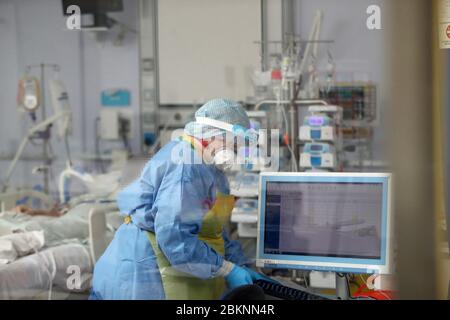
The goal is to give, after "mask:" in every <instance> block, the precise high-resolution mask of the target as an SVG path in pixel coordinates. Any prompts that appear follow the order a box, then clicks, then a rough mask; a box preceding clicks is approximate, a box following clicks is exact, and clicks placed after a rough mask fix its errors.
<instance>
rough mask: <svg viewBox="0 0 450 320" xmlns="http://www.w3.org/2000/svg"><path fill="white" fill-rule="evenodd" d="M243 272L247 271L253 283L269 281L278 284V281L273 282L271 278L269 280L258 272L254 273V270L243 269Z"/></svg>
mask: <svg viewBox="0 0 450 320" xmlns="http://www.w3.org/2000/svg"><path fill="white" fill-rule="evenodd" d="M244 269H245V270H247V272H248V273H250V276H251V277H252V280H253V281H256V280H266V281H270V282H274V283H278V281H275V280H273V279H272V278H269V277H268V276H266V275H264V274H261V273H259V272H256V271H255V270H253V269H251V268H249V267H244Z"/></svg>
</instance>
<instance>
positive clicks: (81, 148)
mask: <svg viewBox="0 0 450 320" xmlns="http://www.w3.org/2000/svg"><path fill="white" fill-rule="evenodd" d="M137 6H138V1H137V0H127V1H124V7H125V8H124V9H125V10H124V12H121V13H115V14H113V15H112V16H113V17H115V18H117V19H118V20H119V21H121V22H124V23H125V24H127V25H129V26H130V27H132V28H136V26H137ZM0 43H1V46H0V88H1V90H0V110H1V114H2V116H1V117H0V156H1V160H0V175H1V177H0V180H1V179H3V177H4V175H5V171H6V168H7V165H8V164H9V161H7V160H5V158H7V156H11V155H12V154H13V153H14V152H15V150H16V148H17V147H18V145H19V143H20V140H21V139H22V137H23V135H24V133H25V129H26V128H27V125H26V124H28V123H30V121H29V120H28V115H26V114H22V115H20V114H19V113H18V112H17V108H16V92H17V82H18V80H19V79H20V77H21V76H22V75H23V73H24V70H25V66H26V65H28V64H39V63H41V62H45V63H57V64H59V65H60V66H61V78H62V80H63V81H64V83H65V85H66V88H67V91H68V94H69V99H70V103H71V106H72V111H73V117H74V118H73V135H72V138H71V140H70V144H71V147H72V149H73V154H74V155H75V156H76V155H79V154H81V153H90V154H92V153H93V152H94V143H95V139H94V119H95V118H96V117H97V116H98V115H99V112H100V108H101V104H100V92H101V90H103V89H108V88H116V87H120V88H127V89H129V90H130V91H131V97H132V101H131V106H130V109H131V110H133V111H134V113H135V114H136V116H137V114H138V111H139V71H138V47H139V44H138V41H137V37H136V36H135V35H133V34H127V36H126V38H125V41H124V43H123V46H114V45H113V44H112V42H111V41H110V40H109V41H105V42H99V41H97V40H96V38H95V35H94V34H92V33H87V32H80V31H69V30H67V29H66V27H65V18H64V16H63V15H62V7H61V1H60V0H1V1H0ZM34 72H35V74H36V75H39V71H38V70H34ZM48 74H51V72H49V73H48ZM46 101H47V108H46V109H47V114H50V113H51V112H52V108H51V105H50V99H49V98H48V92H47V99H46ZM38 114H40V113H39V112H38ZM138 132H139V130H138V126H135V131H134V139H133V141H132V142H131V143H132V147H133V150H139V136H138ZM52 145H53V148H54V151H55V153H56V154H57V155H58V163H57V164H56V166H55V167H56V168H55V170H54V173H55V174H58V173H59V169H58V168H60V167H62V166H63V161H64V157H65V153H64V151H63V150H64V149H63V144H62V143H61V142H60V141H58V140H57V139H56V138H52ZM111 145H112V144H107V143H104V144H103V147H104V148H107V147H110V146H111ZM117 145H118V146H121V144H117ZM40 152H41V148H38V147H33V146H31V145H29V146H28V147H27V149H26V151H25V155H39V154H40ZM38 164H40V162H33V161H21V162H20V165H19V166H18V167H17V169H16V171H15V173H14V180H13V182H14V183H15V184H17V185H27V186H32V185H34V184H35V183H41V184H42V179H41V177H40V176H31V170H32V168H33V167H34V166H36V165H38Z"/></svg>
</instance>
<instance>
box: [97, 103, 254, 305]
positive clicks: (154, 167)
mask: <svg viewBox="0 0 450 320" xmlns="http://www.w3.org/2000/svg"><path fill="white" fill-rule="evenodd" d="M249 128H250V123H249V119H248V116H247V114H246V112H245V110H244V109H243V108H242V106H241V105H240V104H238V103H236V102H234V101H231V100H226V99H215V100H212V101H209V102H207V103H206V104H205V105H203V106H202V107H201V108H200V109H199V110H198V111H197V112H196V113H195V121H194V122H190V123H188V124H187V125H186V126H185V129H184V135H183V136H182V138H180V139H178V140H175V141H171V142H170V143H168V144H167V145H165V146H164V147H163V148H162V149H161V150H160V151H159V152H158V153H157V154H156V155H155V156H154V157H153V158H152V159H151V160H150V161H149V162H148V163H147V164H146V166H145V167H144V169H143V171H142V174H141V176H140V178H138V179H137V180H136V181H134V182H133V183H132V184H131V185H129V186H127V187H126V188H125V189H124V190H123V191H121V192H120V193H119V195H118V198H117V203H118V206H119V209H120V212H121V214H122V215H124V221H125V223H124V224H122V225H121V227H120V228H119V229H118V230H117V232H116V234H115V236H114V239H113V241H112V242H111V244H110V245H109V247H108V248H107V249H106V251H105V253H104V254H103V255H102V256H101V258H100V259H99V261H98V262H97V264H96V265H95V270H94V277H93V289H92V293H91V298H92V299H218V298H220V297H221V296H222V295H223V294H224V293H225V290H226V285H228V288H230V289H233V288H235V287H238V286H241V285H246V284H251V283H252V281H253V280H255V279H259V278H261V277H262V275H260V274H259V273H257V272H255V271H253V270H251V269H249V268H247V267H245V265H246V264H248V263H249V261H248V260H247V259H246V258H245V257H244V255H243V253H242V250H241V248H240V245H239V243H238V242H236V241H231V240H230V239H229V238H228V235H227V234H226V232H225V231H224V229H223V225H224V223H225V222H226V221H228V220H229V217H230V214H231V210H232V209H233V206H234V197H233V196H231V195H230V190H229V185H228V181H227V179H226V177H225V175H224V173H223V169H224V168H226V167H227V166H229V165H230V161H232V160H233V158H234V157H233V156H234V153H235V151H236V150H235V149H236V146H235V143H236V141H237V140H240V139H226V137H229V136H230V134H232V135H237V136H239V135H242V134H243V133H244V134H245V132H248V131H247V129H249ZM245 138H251V136H246V137H245V136H244V139H241V140H244V141H245ZM227 140H231V141H227Z"/></svg>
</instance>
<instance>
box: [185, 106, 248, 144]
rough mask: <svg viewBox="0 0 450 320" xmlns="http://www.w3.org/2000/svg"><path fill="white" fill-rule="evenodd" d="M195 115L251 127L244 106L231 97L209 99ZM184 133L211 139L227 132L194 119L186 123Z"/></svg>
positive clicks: (246, 127)
mask: <svg viewBox="0 0 450 320" xmlns="http://www.w3.org/2000/svg"><path fill="white" fill-rule="evenodd" d="M195 117H205V118H210V119H214V120H219V121H223V122H226V123H229V124H231V125H238V126H240V127H243V128H245V129H249V128H250V120H249V118H248V115H247V113H246V112H245V110H244V108H243V107H242V106H241V105H240V104H239V103H237V102H236V101H233V100H229V99H214V100H210V101H208V102H207V103H205V104H204V105H203V106H202V107H201V108H200V109H198V110H197V112H195ZM184 133H186V134H187V135H190V136H193V137H196V138H199V139H209V138H212V137H215V136H218V135H222V134H225V130H223V129H218V128H215V127H212V126H209V125H205V124H199V123H196V122H195V121H193V122H189V123H188V124H186V126H185V127H184Z"/></svg>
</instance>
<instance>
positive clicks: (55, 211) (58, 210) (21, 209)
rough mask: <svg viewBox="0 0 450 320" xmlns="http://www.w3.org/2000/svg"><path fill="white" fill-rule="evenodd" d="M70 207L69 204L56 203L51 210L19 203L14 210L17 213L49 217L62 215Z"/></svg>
mask: <svg viewBox="0 0 450 320" xmlns="http://www.w3.org/2000/svg"><path fill="white" fill-rule="evenodd" d="M68 210H69V207H67V206H63V207H61V206H59V205H55V206H53V208H51V209H50V210H42V209H33V208H30V207H28V206H26V205H18V206H17V207H15V208H14V211H15V212H17V213H23V214H27V215H29V216H48V217H60V216H62V215H64V214H65V213H67V211H68Z"/></svg>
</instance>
